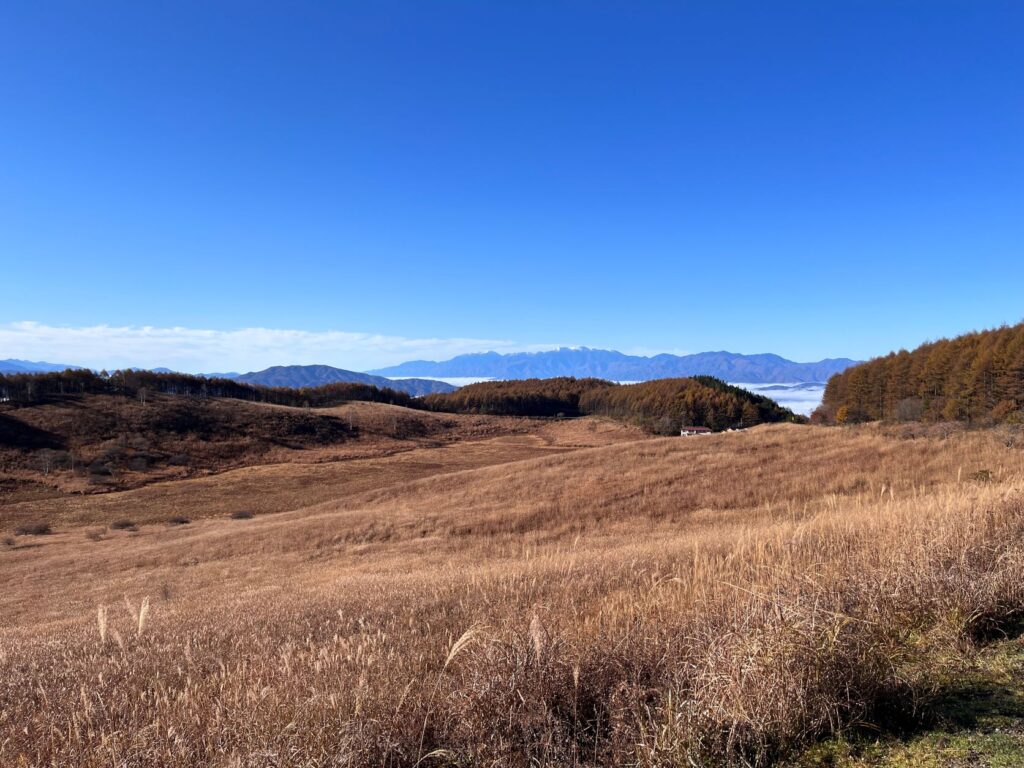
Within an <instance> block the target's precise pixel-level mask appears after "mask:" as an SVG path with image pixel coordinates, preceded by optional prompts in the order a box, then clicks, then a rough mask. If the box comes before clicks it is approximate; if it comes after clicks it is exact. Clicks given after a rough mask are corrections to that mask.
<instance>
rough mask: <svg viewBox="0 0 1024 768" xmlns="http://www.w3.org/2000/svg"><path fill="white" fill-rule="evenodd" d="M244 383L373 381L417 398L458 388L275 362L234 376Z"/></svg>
mask: <svg viewBox="0 0 1024 768" xmlns="http://www.w3.org/2000/svg"><path fill="white" fill-rule="evenodd" d="M231 378H232V379H234V380H235V381H238V382H242V383H244V384H258V385H260V386H264V387H289V388H292V389H299V388H302V387H319V386H323V385H324V384H336V383H339V382H341V383H349V384H370V385H372V386H375V387H381V388H384V387H387V388H390V389H395V390H398V391H399V392H405V393H406V394H409V395H412V396H414V397H419V396H420V395H428V394H433V393H444V392H454V391H455V387H453V386H452V385H451V384H446V383H444V382H443V381H433V380H431V379H421V378H407V379H388V378H385V377H383V376H375V375H373V374H370V373H360V372H358V371H348V370H345V369H344V368H335V367H333V366H330V365H273V366H271V367H269V368H265V369H263V370H262V371H250V372H249V373H242V374H238V375H235V376H232V377H231Z"/></svg>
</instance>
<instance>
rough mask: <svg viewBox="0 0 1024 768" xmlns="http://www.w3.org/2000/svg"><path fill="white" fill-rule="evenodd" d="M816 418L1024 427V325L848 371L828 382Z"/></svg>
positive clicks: (961, 338) (927, 347)
mask: <svg viewBox="0 0 1024 768" xmlns="http://www.w3.org/2000/svg"><path fill="white" fill-rule="evenodd" d="M813 419H814V420H815V421H820V422H824V423H838V424H845V423H855V422H861V421H874V420H879V419H882V420H886V421H962V422H967V423H971V424H980V425H986V424H997V423H1006V422H1009V423H1024V323H1022V324H1019V325H1014V326H1003V327H1001V328H996V329H993V330H988V331H977V332H974V333H968V334H964V335H963V336H958V337H957V338H954V339H941V340H939V341H934V342H930V343H927V344H923V345H921V346H920V347H918V348H917V349H915V350H913V351H909V352H908V351H907V350H900V351H899V352H893V353H891V354H889V355H887V356H885V357H879V358H876V359H874V360H869V361H868V362H866V363H863V364H861V365H857V366H854V367H852V368H849V369H847V370H846V371H844V372H843V373H840V374H836V375H835V376H833V377H832V378H831V379H829V382H828V385H827V386H826V388H825V395H824V398H823V401H822V405H821V407H820V408H819V409H818V410H817V411H816V412H815V413H814V416H813Z"/></svg>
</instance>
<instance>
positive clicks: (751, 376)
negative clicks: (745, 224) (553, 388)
mask: <svg viewBox="0 0 1024 768" xmlns="http://www.w3.org/2000/svg"><path fill="white" fill-rule="evenodd" d="M855 364H856V361H855V360H849V359H847V358H835V359H826V360H819V361H818V362H814V363H795V362H793V361H792V360H787V359H786V358H784V357H780V356H779V355H772V354H759V355H741V354H738V353H735V352H701V353H699V354H694V355H670V354H660V355H654V356H653V357H642V356H637V355H626V354H623V353H622V352H615V351H613V350H604V349H588V348H587V347H572V348H569V347H563V348H561V349H556V350H550V351H547V352H514V353H509V354H500V353H498V352H482V353H477V354H469V355H459V356H458V357H454V358H452V359H451V360H446V361H443V362H434V361H429V360H414V361H411V362H408V363H402V364H401V365H395V366H391V367H389V368H381V369H377V370H374V371H370V373H373V374H377V375H380V376H428V377H429V376H433V377H445V378H447V377H480V378H492V379H531V378H550V377H555V376H575V377H577V378H587V377H594V378H601V379H609V380H611V381H647V380H649V379H665V378H677V377H681V376H714V377H715V378H718V379H722V380H723V381H739V382H747V383H751V384H760V383H772V382H787V383H797V382H812V381H818V382H823V381H827V380H828V379H829V378H830V377H831V376H832V375H834V374H836V373H840V372H842V371H844V370H846V369H847V368H849V367H850V366H851V365H855Z"/></svg>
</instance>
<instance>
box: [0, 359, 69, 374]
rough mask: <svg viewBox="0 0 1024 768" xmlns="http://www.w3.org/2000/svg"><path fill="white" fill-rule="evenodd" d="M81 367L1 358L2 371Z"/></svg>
mask: <svg viewBox="0 0 1024 768" xmlns="http://www.w3.org/2000/svg"><path fill="white" fill-rule="evenodd" d="M79 367H81V366H77V365H64V364H63V363H44V362H33V361H32V360H15V359H8V360H0V373H50V372H52V371H66V370H67V369H68V368H74V369H78V368H79Z"/></svg>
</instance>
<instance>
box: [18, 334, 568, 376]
mask: <svg viewBox="0 0 1024 768" xmlns="http://www.w3.org/2000/svg"><path fill="white" fill-rule="evenodd" d="M553 346H554V345H545V346H531V345H523V344H518V343H516V342H512V341H507V340H495V339H411V338H405V337H402V336H382V335H379V334H372V333H353V332H348V331H293V330H282V329H274V328H239V329H236V330H229V331H220V330H205V329H199V328H154V327H151V326H109V325H94V326H88V327H81V328H75V327H66V326H52V325H44V324H42V323H37V322H16V323H0V360H2V359H6V358H18V359H22V360H45V361H47V362H51V363H67V364H68V365H80V366H83V367H87V368H107V369H114V368H127V367H137V368H156V367H160V366H163V367H166V368H172V369H174V370H177V371H183V372H189V373H214V372H218V373H223V372H227V371H238V372H243V373H244V372H246V371H255V370H260V369H263V368H266V367H268V366H271V365H313V364H325V365H334V366H337V367H339V368H347V369H349V370H356V371H362V370H369V369H372V368H381V367H384V366H387V365H394V364H397V363H401V362H405V361H407V360H419V359H425V360H447V359H448V358H450V357H454V356H455V355H461V354H464V353H467V352H482V351H486V350H495V351H497V352H519V351H535V350H541V349H552V348H553Z"/></svg>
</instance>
